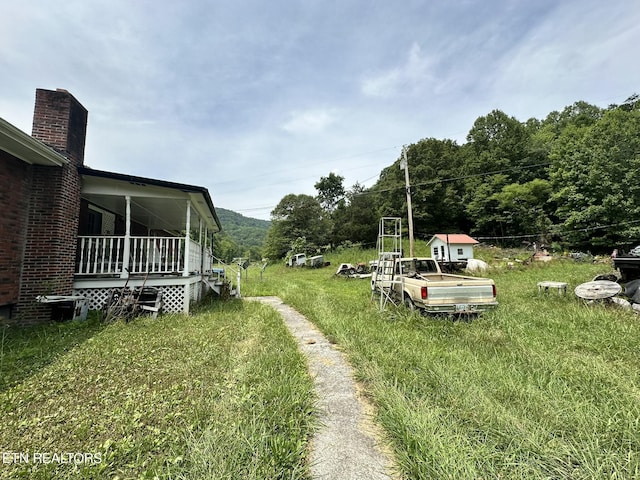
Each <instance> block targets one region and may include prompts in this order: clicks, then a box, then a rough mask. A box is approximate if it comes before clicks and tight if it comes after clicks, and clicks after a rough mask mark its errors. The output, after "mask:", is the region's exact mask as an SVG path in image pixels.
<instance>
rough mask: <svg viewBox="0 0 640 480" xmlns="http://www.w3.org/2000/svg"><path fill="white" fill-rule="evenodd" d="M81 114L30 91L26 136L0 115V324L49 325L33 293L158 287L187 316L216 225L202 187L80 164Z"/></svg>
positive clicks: (199, 289)
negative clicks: (31, 109) (30, 119)
mask: <svg viewBox="0 0 640 480" xmlns="http://www.w3.org/2000/svg"><path fill="white" fill-rule="evenodd" d="M86 125H87V110H86V109H85V108H84V107H83V106H82V105H81V104H80V103H79V102H78V101H77V100H76V99H75V98H74V97H73V95H71V94H70V93H69V92H67V91H66V90H61V89H58V90H55V91H52V90H43V89H38V90H36V101H35V109H34V119H33V131H32V135H28V134H26V133H24V132H22V131H21V130H19V129H18V128H16V127H15V126H13V125H11V124H10V123H8V122H6V121H5V120H3V119H1V118H0V207H1V208H2V212H3V215H2V216H0V323H19V324H34V323H42V322H46V321H50V320H51V319H52V318H53V317H52V316H53V313H54V312H53V310H54V305H52V304H50V303H44V302H38V301H36V300H37V299H38V298H42V297H43V296H49V297H53V296H61V297H65V296H69V297H73V296H75V297H84V298H86V303H88V307H89V309H99V308H101V307H102V305H103V303H104V301H105V299H106V298H107V296H108V295H109V292H110V291H112V290H113V289H115V288H122V287H123V286H124V284H125V283H126V282H127V281H128V285H129V286H130V287H136V286H142V285H143V284H144V285H145V286H149V287H156V288H158V289H161V290H162V294H163V301H164V307H163V308H164V310H165V311H168V312H184V313H188V312H189V307H190V305H191V304H192V303H193V302H195V301H198V300H199V299H200V298H201V297H202V296H203V295H204V294H205V293H206V292H207V290H208V289H210V288H215V285H214V282H211V281H209V276H210V275H212V273H213V268H212V264H213V255H212V248H211V247H212V235H213V234H214V233H215V232H218V231H220V230H221V225H220V221H219V219H218V217H217V214H216V211H215V208H214V206H213V203H212V201H211V197H210V195H209V192H208V191H207V189H206V188H204V187H199V186H193V185H185V184H179V183H173V182H168V181H163V180H156V179H152V178H143V177H134V176H130V175H126V174H121V173H113V172H106V171H101V170H94V169H91V168H89V167H86V166H85V165H84V146H85V135H86Z"/></svg>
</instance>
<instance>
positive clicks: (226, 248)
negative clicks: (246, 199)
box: [215, 207, 271, 262]
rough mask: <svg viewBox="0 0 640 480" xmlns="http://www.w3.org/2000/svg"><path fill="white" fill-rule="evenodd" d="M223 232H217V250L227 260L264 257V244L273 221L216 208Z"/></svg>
mask: <svg viewBox="0 0 640 480" xmlns="http://www.w3.org/2000/svg"><path fill="white" fill-rule="evenodd" d="M216 212H217V214H218V218H219V219H220V223H221V224H222V233H219V234H216V236H215V243H216V252H217V255H219V256H220V258H222V259H223V260H225V261H226V262H230V261H231V260H232V259H233V258H235V257H244V258H247V257H250V258H251V259H252V260H258V259H260V258H261V257H262V252H261V250H262V245H263V243H264V239H265V237H266V236H267V231H268V230H269V227H270V225H271V222H269V221H267V220H259V219H256V218H249V217H245V216H244V215H241V214H239V213H236V212H233V211H231V210H226V209H224V208H219V207H218V208H216Z"/></svg>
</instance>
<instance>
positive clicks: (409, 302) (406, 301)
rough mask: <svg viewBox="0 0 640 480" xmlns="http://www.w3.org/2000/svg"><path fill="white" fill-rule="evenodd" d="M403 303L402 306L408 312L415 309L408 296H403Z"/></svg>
mask: <svg viewBox="0 0 640 480" xmlns="http://www.w3.org/2000/svg"><path fill="white" fill-rule="evenodd" d="M403 302H404V306H405V307H407V308H408V309H409V310H411V311H414V310H415V309H416V306H415V304H414V303H413V302H412V301H411V297H410V296H409V295H405V297H404V300H403Z"/></svg>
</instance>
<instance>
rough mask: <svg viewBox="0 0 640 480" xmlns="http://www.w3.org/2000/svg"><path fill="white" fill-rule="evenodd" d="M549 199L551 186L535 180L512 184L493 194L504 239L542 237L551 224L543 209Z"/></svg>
mask: <svg viewBox="0 0 640 480" xmlns="http://www.w3.org/2000/svg"><path fill="white" fill-rule="evenodd" d="M550 196H551V183H550V182H549V181H548V180H544V179H541V178H537V179H535V180H531V181H530V182H527V183H524V184H520V183H512V184H509V185H506V186H504V187H503V188H502V190H501V191H500V192H499V193H495V194H493V198H492V200H493V201H495V202H496V207H497V211H499V212H500V214H501V216H500V218H499V219H498V220H499V222H501V224H502V226H503V231H504V234H506V235H523V234H524V235H526V234H536V235H541V236H543V237H546V236H547V234H548V233H549V228H550V226H551V221H550V220H549V218H548V216H547V214H546V209H545V206H546V204H547V202H548V200H549V197H550Z"/></svg>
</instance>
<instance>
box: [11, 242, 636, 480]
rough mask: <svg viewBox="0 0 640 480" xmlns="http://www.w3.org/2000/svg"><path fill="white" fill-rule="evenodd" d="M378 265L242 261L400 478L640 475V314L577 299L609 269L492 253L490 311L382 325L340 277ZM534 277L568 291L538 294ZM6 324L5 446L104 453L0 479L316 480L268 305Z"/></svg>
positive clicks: (371, 305)
mask: <svg viewBox="0 0 640 480" xmlns="http://www.w3.org/2000/svg"><path fill="white" fill-rule="evenodd" d="M374 255H375V254H374V252H360V251H354V250H352V251H348V252H344V253H342V254H339V255H334V256H329V257H327V259H328V260H330V261H331V262H332V266H331V267H327V268H324V269H317V270H306V269H287V268H285V267H283V266H280V265H273V266H270V267H268V268H267V269H266V270H265V272H264V274H263V276H262V279H260V272H259V269H258V268H251V269H249V272H248V278H245V277H244V275H243V280H242V288H243V295H244V296H249V295H278V296H280V297H281V298H282V299H283V300H284V301H285V302H286V303H288V304H290V305H292V306H294V307H295V308H296V309H297V310H299V311H300V312H301V313H303V314H305V315H306V316H307V317H308V318H309V319H310V320H311V321H313V322H314V323H315V324H316V325H317V326H318V327H319V328H320V329H321V330H322V331H323V332H324V334H325V335H326V336H327V337H328V338H329V339H331V340H332V341H333V342H335V343H336V344H337V346H338V347H339V348H340V349H341V350H342V351H343V352H345V353H346V355H347V356H348V358H349V359H350V361H351V363H352V365H353V366H354V368H355V370H356V375H357V378H358V379H359V380H360V381H361V382H362V384H363V388H364V393H365V394H366V395H367V396H368V397H369V399H370V400H371V402H372V403H373V404H374V405H375V407H376V410H377V413H376V419H377V421H378V422H379V424H380V425H381V426H382V427H383V429H384V431H385V432H386V440H387V442H388V444H389V446H390V447H391V450H392V451H393V452H394V454H395V460H396V463H397V465H398V469H399V471H400V473H401V475H402V476H403V477H404V478H409V479H431V478H438V479H440V478H451V479H482V478H485V479H495V478H501V479H538V478H539V479H542V478H545V479H568V478H570V479H593V478H603V479H605V478H606V479H610V478H619V479H629V478H640V453H639V452H640V356H639V352H640V318H639V317H638V316H637V315H635V314H633V313H631V312H626V311H622V310H619V309H617V308H614V307H611V306H603V305H585V304H584V303H583V302H581V301H578V300H577V299H576V298H575V296H574V295H573V293H572V292H573V288H574V287H575V286H576V285H578V284H580V283H583V282H586V281H589V280H591V279H592V278H593V276H594V275H596V274H599V273H606V272H609V271H610V270H611V267H610V266H609V265H608V264H606V263H602V264H595V265H594V264H581V263H574V262H572V261H555V262H552V263H551V264H534V265H530V266H524V265H522V264H520V263H516V268H515V269H513V270H509V269H507V268H505V262H504V261H502V260H496V261H495V263H496V265H497V266H496V267H495V268H494V269H493V270H492V271H491V272H490V273H489V275H490V276H491V277H492V278H494V279H495V281H496V284H497V286H498V300H499V302H500V306H499V307H498V309H496V310H495V311H492V312H489V313H487V314H484V315H483V316H481V317H480V318H478V319H475V320H473V321H470V322H463V321H452V320H450V319H447V318H425V317H421V316H419V315H417V314H413V313H411V312H409V311H407V310H405V309H403V308H401V309H396V308H388V309H387V310H386V311H384V312H380V311H378V303H377V302H376V301H372V299H371V292H370V288H369V281H368V280H355V279H345V278H338V277H336V276H335V275H334V272H335V268H337V264H338V263H340V262H345V261H346V262H352V263H355V262H357V261H368V260H370V259H372V258H373V256H374ZM483 255H485V256H486V257H489V258H491V260H492V261H493V260H494V258H493V255H494V254H493V253H492V252H490V251H487V252H484V254H483ZM496 255H497V256H500V255H501V254H496ZM541 280H555V281H565V282H567V283H568V284H569V293H568V295H566V296H561V295H558V294H557V293H556V292H551V293H550V294H549V295H544V294H539V293H538V291H537V288H536V284H537V282H539V281H541ZM0 329H1V330H0V342H1V343H0V371H1V375H0V418H2V422H0V451H2V452H28V453H30V454H31V455H32V456H33V454H34V453H38V452H41V453H42V452H49V453H56V452H85V453H98V454H100V457H101V458H100V460H101V461H100V463H98V464H97V465H87V464H85V465H79V466H74V465H72V464H42V463H33V462H30V463H26V462H22V463H20V462H11V461H9V462H6V461H5V462H4V463H0V478H14V477H19V476H22V477H24V478H42V479H44V478H53V477H55V478H123V479H124V478H154V477H156V476H157V477H158V478H216V479H217V478H255V479H266V478H306V477H307V476H308V469H307V467H306V464H305V460H306V449H307V446H308V438H309V435H310V434H311V432H312V431H313V428H314V417H313V405H314V404H313V394H312V391H311V388H312V385H311V381H310V379H309V377H308V376H307V375H306V369H305V365H304V359H303V358H302V356H301V355H300V354H299V353H298V351H297V349H296V346H295V344H294V342H293V340H292V339H291V337H290V336H289V335H288V334H287V332H286V329H285V327H284V326H283V324H282V321H281V319H280V318H279V316H278V315H277V314H276V313H275V312H274V311H273V310H271V309H269V308H267V307H265V306H263V305H260V304H258V303H253V302H241V301H230V302H227V303H221V302H213V303H209V304H207V305H204V306H203V307H202V309H201V310H200V311H199V312H197V313H196V314H194V315H192V316H191V317H188V318H187V317H183V316H173V315H165V316H163V317H161V318H159V319H158V320H150V319H138V320H135V321H133V322H131V323H129V324H124V323H121V322H118V323H115V324H111V325H108V326H102V325H100V324H99V323H97V322H92V321H88V322H84V323H69V324H62V325H53V326H49V327H39V328H32V329H16V328H15V327H14V328H4V329H2V327H0ZM5 460H11V459H10V458H7V459H5Z"/></svg>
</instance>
